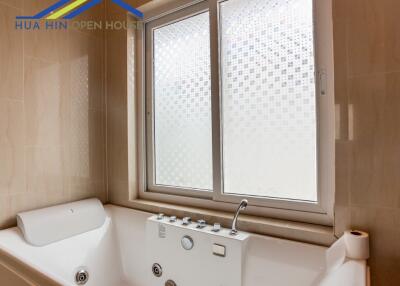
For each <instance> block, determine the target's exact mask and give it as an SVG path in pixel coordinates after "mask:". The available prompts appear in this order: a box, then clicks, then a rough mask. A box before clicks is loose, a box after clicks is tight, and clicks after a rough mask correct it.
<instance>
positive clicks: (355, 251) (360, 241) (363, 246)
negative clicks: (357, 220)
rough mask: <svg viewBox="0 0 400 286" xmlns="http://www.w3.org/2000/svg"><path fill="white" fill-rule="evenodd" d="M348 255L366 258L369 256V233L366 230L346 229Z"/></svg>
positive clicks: (352, 257)
mask: <svg viewBox="0 0 400 286" xmlns="http://www.w3.org/2000/svg"><path fill="white" fill-rule="evenodd" d="M343 238H344V242H345V245H346V257H347V258H350V259H361V260H365V259H368V258H369V235H368V233H366V232H364V231H359V230H346V231H345V232H344V235H343Z"/></svg>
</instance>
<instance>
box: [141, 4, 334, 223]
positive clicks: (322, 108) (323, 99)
mask: <svg viewBox="0 0 400 286" xmlns="http://www.w3.org/2000/svg"><path fill="white" fill-rule="evenodd" d="M224 1H229V0H208V1H207V0H203V1H190V0H165V1H160V2H162V4H164V5H160V6H155V7H152V8H151V9H149V10H148V11H145V19H144V22H145V28H144V29H143V30H137V31H136V32H135V45H136V47H135V52H136V56H135V58H136V68H137V71H138V72H137V78H136V79H137V94H138V103H139V104H138V106H139V109H138V122H139V128H138V129H139V144H138V145H139V146H138V148H139V150H138V154H139V158H140V160H139V166H138V167H139V169H138V171H139V197H140V198H143V199H150V200H156V201H161V202H168V203H176V204H181V205H188V206H195V207H203V208H204V207H205V208H211V209H219V210H229V211H230V210H232V209H234V207H235V205H236V204H237V203H239V202H240V200H242V199H243V198H246V199H248V200H249V205H250V207H249V213H253V214H257V215H263V216H272V217H277V218H282V219H290V220H296V221H305V222H311V223H319V224H324V225H332V223H333V205H334V190H335V180H334V178H335V166H334V160H335V148H334V146H335V137H334V136H335V133H334V131H335V114H334V85H333V32H332V3H331V0H314V1H313V2H314V23H315V24H314V27H315V29H314V39H315V43H314V46H315V49H314V50H315V52H314V53H315V62H316V64H315V67H316V68H315V70H316V100H317V160H318V161H317V166H318V168H317V177H318V184H317V186H318V188H317V191H318V194H317V198H318V201H317V202H308V201H299V200H290V199H277V198H265V197H254V196H243V195H234V194H224V193H223V191H222V172H223V169H222V159H221V148H222V145H221V142H220V140H221V135H220V130H221V126H220V124H221V120H220V95H221V94H220V85H221V83H220V78H219V76H220V69H221V68H220V65H219V64H218V65H216V64H212V63H219V57H220V51H219V47H220V43H219V41H220V37H219V30H220V29H219V11H218V7H219V3H220V2H224ZM205 11H209V13H210V46H211V47H210V48H211V50H210V51H211V97H212V99H211V100H212V146H213V151H212V152H213V191H212V192H209V191H208V192H207V191H204V190H196V189H183V188H177V187H170V186H160V185H156V184H155V183H154V160H153V159H154V158H153V154H154V153H153V152H154V144H153V142H154V141H153V134H154V129H153V104H152V100H153V82H152V74H153V72H152V65H153V49H152V35H153V29H155V28H159V27H162V26H164V25H167V24H171V23H173V22H177V21H179V20H182V19H185V18H188V17H190V16H194V15H196V14H200V13H202V12H205ZM322 92H323V93H324V95H322ZM148 162H150V163H148Z"/></svg>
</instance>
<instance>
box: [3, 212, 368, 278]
mask: <svg viewBox="0 0 400 286" xmlns="http://www.w3.org/2000/svg"><path fill="white" fill-rule="evenodd" d="M105 209H106V213H107V219H106V222H105V223H104V225H103V226H102V227H101V228H99V229H96V230H93V231H90V232H87V233H84V234H80V235H77V236H74V237H72V238H68V239H65V240H62V241H59V242H55V243H52V244H49V245H47V246H43V247H34V246H31V245H29V244H27V243H26V242H25V241H24V239H23V237H22V235H21V233H20V231H19V229H18V228H10V229H6V230H2V231H0V250H1V251H2V252H3V253H7V255H10V256H11V257H14V258H15V259H17V260H18V261H19V262H20V263H22V264H23V265H25V266H29V268H32V269H34V270H35V271H37V272H38V273H40V274H42V275H44V276H46V277H48V278H49V279H51V281H53V282H54V284H55V285H58V284H59V285H77V283H76V282H75V277H76V273H77V272H78V271H79V270H84V271H86V272H87V273H88V274H89V280H88V282H87V283H86V285H89V286H164V285H171V284H165V283H166V280H167V278H168V279H169V278H170V279H174V277H172V276H174V275H173V273H172V274H171V275H170V276H171V277H161V278H160V279H154V276H153V273H152V265H151V261H148V260H149V259H146V257H148V255H147V254H146V249H149V247H151V245H146V241H148V239H146V222H147V221H148V219H149V218H150V217H151V216H153V214H151V213H146V212H141V211H137V210H133V209H128V208H122V207H117V206H113V205H106V206H105ZM325 250H326V248H325V247H322V246H316V245H311V244H306V243H300V242H294V241H289V240H284V239H278V238H273V237H267V236H260V235H255V234H249V238H248V242H247V244H246V248H245V251H244V253H243V263H242V264H243V265H242V271H243V276H242V282H240V284H241V285H243V286H263V285H268V286H283V285H284V286H290V285H295V286H314V285H342V286H347V285H349V286H365V285H367V266H366V263H365V261H348V262H346V265H343V267H341V268H340V269H338V270H337V271H335V273H330V274H329V275H328V276H329V277H328V276H327V275H326V274H325ZM188 255H190V254H188ZM174 260H176V257H174V255H172V256H171V257H170V259H169V260H168V262H166V263H167V264H168V263H169V264H174V263H175V262H176V261H174ZM202 261H203V262H204V263H205V265H206V264H207V261H204V260H202ZM221 261H222V263H223V260H221ZM154 262H157V261H154ZM183 267H187V268H186V269H182V271H180V273H179V275H180V276H181V277H183V276H185V275H188V276H187V277H191V279H193V280H192V281H193V283H190V284H191V285H180V284H179V281H176V282H177V285H178V286H193V285H196V281H197V279H196V276H197V277H201V276H203V275H210V273H205V272H204V271H203V270H204V269H198V267H194V268H191V267H190V265H185V264H183ZM229 272H230V271H225V272H224V275H226V277H229V275H233V274H234V273H229ZM150 277H153V279H152V280H150ZM187 277H186V278H187ZM149 281H152V282H149ZM172 285H173V284H172ZM10 286H13V285H10ZM40 286H45V285H40ZM208 286H228V285H223V284H222V285H221V284H220V283H218V284H215V285H208Z"/></svg>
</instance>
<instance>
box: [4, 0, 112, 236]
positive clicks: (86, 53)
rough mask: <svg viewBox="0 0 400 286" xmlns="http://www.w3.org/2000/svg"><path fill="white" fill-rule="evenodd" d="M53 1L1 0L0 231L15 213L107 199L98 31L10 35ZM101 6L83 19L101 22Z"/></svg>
mask: <svg viewBox="0 0 400 286" xmlns="http://www.w3.org/2000/svg"><path fill="white" fill-rule="evenodd" d="M52 3H54V1H53V0H43V1H36V0H19V1H18V0H12V1H11V0H0V39H1V41H0V82H1V84H0V228H3V227H7V226H10V225H13V224H14V223H15V219H14V218H15V214H16V213H17V212H19V211H24V210H29V209H32V208H37V207H42V206H48V205H53V204H57V203H62V202H67V201H72V200H78V199H82V198H86V197H92V196H97V197H99V198H101V199H102V200H103V201H104V200H106V181H105V177H106V176H105V167H106V152H105V148H106V146H105V134H106V131H105V100H104V98H105V96H104V86H105V83H104V82H105V80H104V79H105V68H104V66H105V65H104V57H105V56H104V46H105V41H104V33H103V32H101V33H99V32H89V31H76V30H75V31H74V30H69V31H43V30H42V31H21V30H16V29H15V27H14V25H15V20H14V19H15V16H17V15H33V14H35V13H37V12H39V11H41V10H42V9H44V8H46V7H48V6H49V5H50V4H52ZM104 16H105V5H104V4H102V5H99V6H98V7H96V8H95V9H93V10H91V11H90V12H88V13H86V14H85V15H84V16H82V18H83V17H91V19H97V18H104Z"/></svg>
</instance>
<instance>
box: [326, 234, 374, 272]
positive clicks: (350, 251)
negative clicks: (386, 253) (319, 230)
mask: <svg viewBox="0 0 400 286" xmlns="http://www.w3.org/2000/svg"><path fill="white" fill-rule="evenodd" d="M368 258H369V235H368V233H366V232H364V231H359V230H346V231H345V232H344V234H343V236H342V237H341V238H339V239H338V240H337V241H336V242H335V243H334V244H332V246H331V247H329V248H328V249H327V250H326V271H327V272H330V271H333V270H335V269H337V268H338V267H340V266H341V265H342V264H343V263H345V261H346V260H348V259H353V260H366V259H368Z"/></svg>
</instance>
